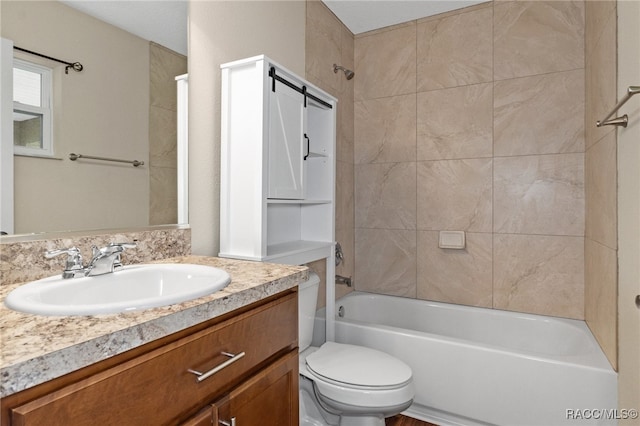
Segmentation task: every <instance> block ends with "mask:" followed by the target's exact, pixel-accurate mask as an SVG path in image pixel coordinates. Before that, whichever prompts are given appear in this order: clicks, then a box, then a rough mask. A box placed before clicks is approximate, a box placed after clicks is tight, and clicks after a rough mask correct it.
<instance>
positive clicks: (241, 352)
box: [0, 256, 307, 425]
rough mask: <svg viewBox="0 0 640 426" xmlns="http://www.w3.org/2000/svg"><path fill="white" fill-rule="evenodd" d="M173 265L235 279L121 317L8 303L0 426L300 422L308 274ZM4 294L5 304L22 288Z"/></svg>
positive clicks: (251, 265)
mask: <svg viewBox="0 0 640 426" xmlns="http://www.w3.org/2000/svg"><path fill="white" fill-rule="evenodd" d="M167 261H170V262H174V263H180V262H181V263H198V264H205V265H210V266H216V267H219V268H222V269H225V270H226V271H227V272H229V274H230V275H231V277H232V282H231V284H230V285H229V286H228V287H227V288H226V289H224V290H222V291H219V292H217V293H214V294H212V295H209V296H206V297H203V298H200V299H196V300H192V301H189V302H185V303H182V304H178V305H171V306H167V307H162V308H154V309H150V310H146V311H140V312H129V313H124V314H115V315H100V316H94V317H45V316H34V315H28V314H22V313H19V312H14V311H10V310H8V309H7V308H5V307H4V306H3V307H2V308H0V309H2V312H1V314H2V316H1V317H0V323H1V329H0V330H1V332H2V342H3V349H2V351H3V357H2V366H1V370H0V374H1V375H2V376H1V377H2V388H1V390H2V396H3V398H2V400H1V409H2V412H1V413H2V417H1V419H0V422H2V424H6V425H41V424H47V425H71V424H73V425H76V424H79V425H81V424H87V425H89V424H90V425H93V424H101V425H107V424H118V425H126V424H132V425H139V424H154V425H160V424H186V425H200V424H202V425H204V424H207V425H210V424H212V422H213V424H229V425H232V424H236V423H237V424H239V425H242V424H261V425H269V424H274V425H275V424H279V425H281V424H284V425H295V424H297V423H298V350H297V347H298V334H297V306H298V303H297V284H298V283H300V282H302V281H303V280H304V279H306V277H307V270H306V268H304V267H297V266H286V265H273V264H266V263H256V262H245V261H237V260H229V259H217V258H205V257H195V256H188V257H183V258H177V259H168V260H167ZM7 287H9V288H2V289H1V292H2V296H3V297H4V296H5V295H6V293H8V291H10V289H12V288H14V287H15V286H7ZM25 324H26V325H25ZM211 372H213V373H211ZM210 373H211V374H210ZM256 416H257V417H256Z"/></svg>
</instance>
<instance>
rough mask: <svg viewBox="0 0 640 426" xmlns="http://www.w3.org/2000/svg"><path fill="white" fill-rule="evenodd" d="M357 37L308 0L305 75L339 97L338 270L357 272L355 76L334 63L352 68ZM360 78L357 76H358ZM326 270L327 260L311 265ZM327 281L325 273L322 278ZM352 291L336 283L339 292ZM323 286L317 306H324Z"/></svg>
mask: <svg viewBox="0 0 640 426" xmlns="http://www.w3.org/2000/svg"><path fill="white" fill-rule="evenodd" d="M353 45H354V37H353V34H352V33H351V31H349V30H348V29H347V27H345V26H344V24H342V22H340V20H339V19H338V18H336V17H335V15H333V13H332V12H331V11H330V10H329V9H328V8H327V7H326V6H325V5H324V4H323V3H322V2H321V1H319V0H309V1H307V22H306V46H305V62H306V64H305V68H306V70H305V72H306V79H307V80H309V82H311V83H313V84H315V85H316V86H318V87H320V88H322V89H323V90H325V91H327V92H328V93H330V94H331V95H333V96H335V97H336V98H337V99H338V110H337V114H338V119H337V128H336V160H337V161H336V241H338V242H339V243H340V245H341V246H342V249H343V252H344V256H345V259H344V262H343V263H342V264H341V265H339V266H338V267H336V274H338V275H342V276H345V277H352V276H353V275H354V264H355V248H354V213H353V212H354V201H353V122H354V119H353V90H354V82H355V79H352V80H347V79H346V78H345V76H344V74H343V73H342V72H339V73H334V72H333V64H338V65H342V66H344V67H345V68H348V69H351V70H353V66H354V65H353ZM356 78H357V76H356ZM310 266H311V267H312V269H314V270H315V271H316V272H318V273H319V274H320V275H323V274H324V261H319V262H315V263H314V264H312V265H310ZM321 283H324V277H322V279H321ZM349 291H351V289H349V288H348V287H346V286H344V285H339V284H338V285H336V296H337V297H340V296H341V295H344V294H346V293H348V292H349ZM324 296H325V290H324V287H322V288H321V290H320V292H319V295H318V297H319V300H318V307H321V306H324V304H325V302H324Z"/></svg>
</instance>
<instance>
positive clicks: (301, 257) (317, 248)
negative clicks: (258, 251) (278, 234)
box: [263, 240, 333, 265]
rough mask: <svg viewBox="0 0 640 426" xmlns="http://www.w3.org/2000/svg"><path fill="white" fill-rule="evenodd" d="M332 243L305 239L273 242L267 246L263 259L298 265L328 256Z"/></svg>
mask: <svg viewBox="0 0 640 426" xmlns="http://www.w3.org/2000/svg"><path fill="white" fill-rule="evenodd" d="M332 245H333V243H332V242H327V241H306V240H297V241H287V242H285V243H280V244H273V245H270V246H268V247H267V256H266V257H265V258H264V259H263V260H264V261H267V262H269V261H274V262H275V261H277V262H282V263H291V264H295V265H300V264H303V263H308V262H312V261H314V260H318V259H323V258H325V257H328V256H329V255H330V254H331V247H332Z"/></svg>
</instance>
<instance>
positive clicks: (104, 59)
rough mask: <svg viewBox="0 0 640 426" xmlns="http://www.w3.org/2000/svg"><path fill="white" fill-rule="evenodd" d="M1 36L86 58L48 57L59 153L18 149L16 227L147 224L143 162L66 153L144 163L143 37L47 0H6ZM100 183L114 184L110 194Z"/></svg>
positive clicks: (29, 46) (145, 62)
mask: <svg viewBox="0 0 640 426" xmlns="http://www.w3.org/2000/svg"><path fill="white" fill-rule="evenodd" d="M53 17H55V18H53ZM34 28H35V29H37V30H34ZM2 37H5V38H9V39H11V40H13V41H14V44H15V45H16V46H19V47H23V48H26V49H30V50H35V51H37V52H41V53H43V54H46V55H49V56H53V57H58V58H62V59H64V60H68V61H79V62H81V63H82V64H83V65H84V70H83V71H82V72H80V73H76V72H74V71H69V74H68V75H65V74H64V67H65V65H62V64H59V63H56V62H52V61H46V60H45V63H46V64H47V65H50V66H54V67H55V70H54V85H55V89H54V110H55V114H54V116H53V119H54V150H55V156H56V157H58V158H59V160H50V159H36V158H31V157H16V158H15V232H16V233H24V232H35V231H59V230H66V229H98V228H100V229H103V228H116V227H123V226H146V225H147V224H148V216H149V207H148V206H149V183H148V168H147V167H146V166H145V167H140V168H134V167H132V166H131V165H124V164H122V165H119V164H116V163H104V162H91V161H76V162H72V161H70V160H69V159H68V155H69V153H71V152H75V153H79V154H85V155H95V156H103V157H114V158H123V159H131V160H133V159H138V160H143V161H145V163H147V164H148V156H149V153H148V143H147V142H148V139H149V135H148V125H149V123H148V110H149V45H148V42H147V41H145V40H143V39H140V38H138V37H136V36H133V35H132V34H129V33H127V32H124V31H122V30H119V29H117V28H115V27H113V26H111V25H107V24H104V23H102V22H100V21H98V20H96V19H93V18H90V17H88V16H87V15H84V14H82V13H79V12H77V11H75V10H74V9H71V8H69V7H67V6H65V5H63V4H61V3H59V2H52V1H42V2H40V1H34V2H24V1H15V2H14V1H3V2H2ZM16 56H20V57H22V58H24V59H27V60H33V61H36V60H37V59H36V57H34V56H32V55H21V54H20V55H19V54H16ZM104 188H116V189H117V191H112V192H111V193H110V195H108V196H106V195H105V192H104ZM85 213H88V214H85Z"/></svg>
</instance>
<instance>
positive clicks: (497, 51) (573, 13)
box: [493, 1, 584, 80]
mask: <svg viewBox="0 0 640 426" xmlns="http://www.w3.org/2000/svg"><path fill="white" fill-rule="evenodd" d="M493 28H494V29H493V34H494V45H493V52H494V77H495V79H496V80H502V79H506V78H514V77H523V76H527V75H534V74H544V73H549V72H554V71H566V70H572V69H577V68H584V2H582V1H508V2H506V1H505V2H497V3H495V5H494V24H493Z"/></svg>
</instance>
